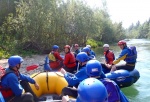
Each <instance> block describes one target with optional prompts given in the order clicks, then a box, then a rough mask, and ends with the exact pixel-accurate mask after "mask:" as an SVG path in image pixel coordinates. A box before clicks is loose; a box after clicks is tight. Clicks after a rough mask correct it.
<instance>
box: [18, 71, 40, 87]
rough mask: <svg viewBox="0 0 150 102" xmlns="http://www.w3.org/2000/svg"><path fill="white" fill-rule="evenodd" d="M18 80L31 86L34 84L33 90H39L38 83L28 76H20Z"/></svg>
mask: <svg viewBox="0 0 150 102" xmlns="http://www.w3.org/2000/svg"><path fill="white" fill-rule="evenodd" d="M20 80H25V81H27V82H29V83H31V84H34V86H35V88H36V89H37V90H39V85H38V83H36V81H35V80H34V79H33V78H30V77H29V76H27V75H24V74H20Z"/></svg>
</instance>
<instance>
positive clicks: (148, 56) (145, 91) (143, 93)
mask: <svg viewBox="0 0 150 102" xmlns="http://www.w3.org/2000/svg"><path fill="white" fill-rule="evenodd" d="M127 45H129V46H130V45H134V46H136V48H137V52H138V58H137V63H136V67H135V68H136V69H137V70H138V71H139V72H140V79H139V80H138V81H137V82H136V83H134V84H133V85H132V86H130V87H126V88H122V89H121V90H122V91H123V93H124V94H125V95H126V96H127V98H128V99H129V101H130V102H150V93H149V92H150V81H149V79H150V40H146V39H132V40H129V41H127ZM110 49H111V50H112V51H114V53H115V56H116V57H118V55H119V54H120V51H121V50H120V48H119V47H118V46H117V43H116V46H112V45H110ZM94 51H95V53H96V58H97V59H98V60H100V61H102V60H104V56H103V50H102V48H96V49H94Z"/></svg>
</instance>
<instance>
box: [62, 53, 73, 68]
mask: <svg viewBox="0 0 150 102" xmlns="http://www.w3.org/2000/svg"><path fill="white" fill-rule="evenodd" d="M64 65H65V66H66V67H68V68H73V67H75V66H76V59H75V56H74V54H73V53H72V52H69V53H67V54H65V59H64Z"/></svg>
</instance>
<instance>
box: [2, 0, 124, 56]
mask: <svg viewBox="0 0 150 102" xmlns="http://www.w3.org/2000/svg"><path fill="white" fill-rule="evenodd" d="M5 1H6V0H5ZM85 1H86V0H85ZM104 1H105V0H104ZM14 4H15V7H14V8H16V9H15V10H13V12H12V13H9V14H8V13H7V17H6V18H5V20H3V24H2V26H0V41H1V43H0V47H2V48H4V50H5V51H6V52H9V53H10V54H14V53H17V54H18V53H19V54H20V53H22V54H24V55H26V54H29V55H30V54H32V53H36V52H38V53H44V52H46V51H48V52H49V51H50V50H51V46H52V45H54V44H57V45H59V46H60V47H61V48H62V47H63V46H64V45H65V44H69V45H71V44H74V43H78V44H79V45H85V44H86V43H88V44H90V45H91V46H92V47H97V46H101V45H102V42H107V43H110V42H115V41H117V40H119V39H123V38H125V37H126V36H125V31H124V29H123V27H122V23H119V24H118V23H115V24H113V23H112V21H111V19H110V17H109V14H108V12H107V9H106V8H107V7H106V3H105V2H104V8H102V9H100V8H95V9H93V8H90V7H89V6H88V5H87V4H86V2H83V1H82V0H65V1H64V0H18V2H17V1H15V3H13V5H14ZM4 11H5V10H4ZM88 39H89V40H88ZM18 49H20V50H18ZM28 51H29V52H28ZM35 51H36V52H35Z"/></svg>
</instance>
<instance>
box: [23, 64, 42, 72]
mask: <svg viewBox="0 0 150 102" xmlns="http://www.w3.org/2000/svg"><path fill="white" fill-rule="evenodd" d="M38 66H39V65H31V66H28V67H27V68H26V70H27V71H30V70H34V69H36V68H37V67H38Z"/></svg>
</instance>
